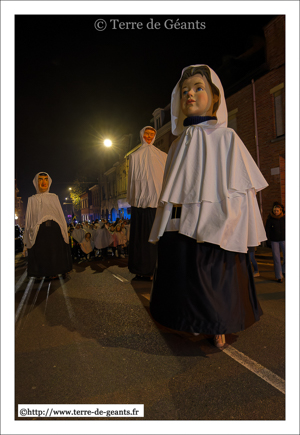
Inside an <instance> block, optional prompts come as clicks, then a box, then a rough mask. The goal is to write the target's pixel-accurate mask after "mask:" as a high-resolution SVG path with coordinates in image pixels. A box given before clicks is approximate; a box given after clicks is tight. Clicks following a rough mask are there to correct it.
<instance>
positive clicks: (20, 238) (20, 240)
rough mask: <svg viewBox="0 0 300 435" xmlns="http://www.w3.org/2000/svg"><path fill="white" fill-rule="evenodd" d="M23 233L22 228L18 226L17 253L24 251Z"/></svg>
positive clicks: (16, 235) (16, 229)
mask: <svg viewBox="0 0 300 435" xmlns="http://www.w3.org/2000/svg"><path fill="white" fill-rule="evenodd" d="M23 246H24V243H23V231H22V229H21V227H20V226H19V225H18V224H16V225H15V252H20V251H21V252H22V251H23Z"/></svg>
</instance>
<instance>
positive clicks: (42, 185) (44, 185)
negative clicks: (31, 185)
mask: <svg viewBox="0 0 300 435" xmlns="http://www.w3.org/2000/svg"><path fill="white" fill-rule="evenodd" d="M38 185H39V191H40V192H41V193H44V192H46V191H47V190H48V187H49V180H48V176H47V175H39V178H38Z"/></svg>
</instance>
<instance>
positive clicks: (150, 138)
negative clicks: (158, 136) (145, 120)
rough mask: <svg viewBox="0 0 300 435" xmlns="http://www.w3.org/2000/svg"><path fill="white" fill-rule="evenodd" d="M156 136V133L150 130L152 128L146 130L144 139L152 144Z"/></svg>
mask: <svg viewBox="0 0 300 435" xmlns="http://www.w3.org/2000/svg"><path fill="white" fill-rule="evenodd" d="M154 136H155V131H153V130H150V128H146V130H145V131H144V136H143V139H145V141H146V142H147V143H148V144H150V143H151V142H152V141H153V138H154Z"/></svg>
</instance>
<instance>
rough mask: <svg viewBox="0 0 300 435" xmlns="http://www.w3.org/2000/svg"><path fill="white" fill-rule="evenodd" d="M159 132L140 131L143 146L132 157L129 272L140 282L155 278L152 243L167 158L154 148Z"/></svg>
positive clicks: (147, 128)
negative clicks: (151, 237)
mask: <svg viewBox="0 0 300 435" xmlns="http://www.w3.org/2000/svg"><path fill="white" fill-rule="evenodd" d="M155 136H156V130H155V129H154V128H153V127H149V126H146V127H144V128H143V129H142V130H141V131H140V138H141V143H142V146H141V147H140V148H139V149H138V150H137V151H135V152H134V153H133V154H131V155H130V157H129V172H128V188H127V202H128V203H129V204H130V205H131V224H130V243H129V252H128V255H129V257H128V268H129V270H130V272H132V273H135V274H136V278H137V279H140V278H141V277H150V278H151V277H152V275H153V272H154V268H155V262H156V254H157V249H156V246H155V245H153V244H151V243H149V242H148V239H149V235H150V231H151V228H152V224H153V221H154V217H155V212H156V207H157V204H158V198H159V195H160V191H161V186H162V180H163V174H164V168H165V164H166V160H167V154H166V153H164V152H163V151H160V150H159V149H158V148H156V147H155V146H154V145H153V142H154V140H155Z"/></svg>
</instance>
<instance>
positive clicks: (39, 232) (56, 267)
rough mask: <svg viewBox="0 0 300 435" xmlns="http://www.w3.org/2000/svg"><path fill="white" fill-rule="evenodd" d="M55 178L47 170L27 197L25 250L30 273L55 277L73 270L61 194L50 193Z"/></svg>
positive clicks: (33, 275)
mask: <svg viewBox="0 0 300 435" xmlns="http://www.w3.org/2000/svg"><path fill="white" fill-rule="evenodd" d="M51 183H52V180H51V178H50V176H49V175H48V174H47V173H46V172H39V173H38V174H36V176H35V177H34V179H33V185H34V187H35V188H36V191H37V193H36V195H33V196H31V197H30V198H28V205H27V210H26V218H25V231H24V244H25V248H24V251H28V269H27V274H28V276H30V277H31V276H32V277H38V278H39V277H49V278H54V277H57V276H58V275H64V274H65V273H67V272H69V271H70V270H72V259H71V252H70V247H69V238H68V230H67V223H66V219H65V216H64V214H63V211H62V208H61V205H60V202H59V199H58V196H57V195H55V194H54V193H49V189H50V186H51Z"/></svg>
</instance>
